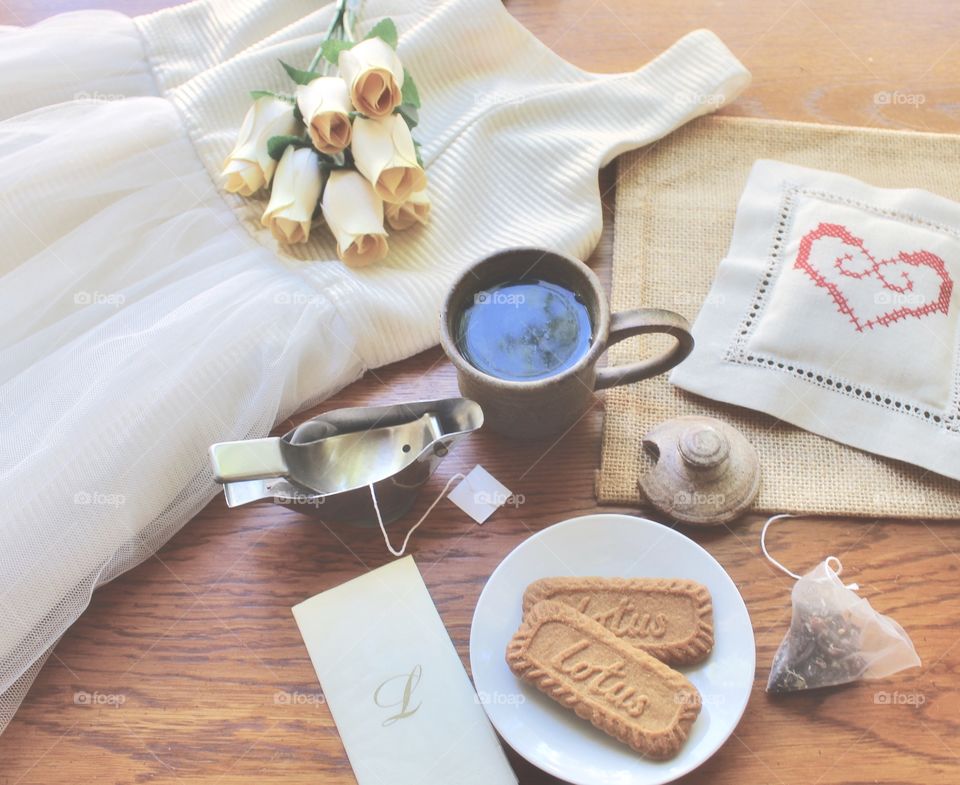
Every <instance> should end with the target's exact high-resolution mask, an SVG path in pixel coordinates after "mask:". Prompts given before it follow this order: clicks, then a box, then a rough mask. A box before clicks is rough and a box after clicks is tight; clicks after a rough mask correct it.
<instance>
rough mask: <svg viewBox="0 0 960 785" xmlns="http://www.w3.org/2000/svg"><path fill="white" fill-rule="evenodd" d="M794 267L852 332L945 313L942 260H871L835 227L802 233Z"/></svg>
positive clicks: (915, 255)
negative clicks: (830, 302) (818, 289)
mask: <svg viewBox="0 0 960 785" xmlns="http://www.w3.org/2000/svg"><path fill="white" fill-rule="evenodd" d="M794 267H795V268H796V269H798V270H803V271H804V272H805V273H806V274H807V275H808V276H809V277H810V279H811V280H812V281H813V282H814V283H815V284H816V285H817V286H819V287H822V288H824V289H826V290H827V292H829V293H830V297H831V298H832V299H833V302H834V303H835V304H836V306H837V310H839V311H840V313H842V314H844V315H845V316H847V317H848V318H849V319H850V321H851V322H852V323H853V326H854V327H855V328H856V329H857V332H863V331H864V330H868V329H873V328H874V327H877V326H880V327H888V326H890V325H891V324H894V323H896V322H899V321H901V320H903V319H907V318H914V319H921V318H923V317H924V316H929V315H930V314H934V313H943V314H946V313H947V312H948V311H949V310H950V295H951V294H952V293H953V280H952V279H951V278H950V274H949V273H948V272H947V265H946V263H945V262H944V261H943V259H941V258H940V257H939V256H937V255H936V254H934V253H931V252H930V251H922V250H921V251H915V252H909V253H908V252H906V251H900V253H898V254H897V255H896V256H894V257H892V258H890V259H880V260H877V259H875V258H874V257H873V255H872V254H871V253H870V252H869V251H868V250H867V249H866V248H865V247H864V244H863V240H861V239H860V238H859V237H855V236H854V235H853V234H852V233H851V232H850V231H849V230H848V229H847V228H846V227H845V226H841V225H840V224H830V223H821V224H820V225H819V226H817V228H816V229H814V230H812V231H810V232H807V233H806V234H805V235H804V236H803V239H801V240H800V249H799V251H798V252H797V261H796V262H795V263H794Z"/></svg>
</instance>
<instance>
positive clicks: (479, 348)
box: [457, 279, 593, 382]
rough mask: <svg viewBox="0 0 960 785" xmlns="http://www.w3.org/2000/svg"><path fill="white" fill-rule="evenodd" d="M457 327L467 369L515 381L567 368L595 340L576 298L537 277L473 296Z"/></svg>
mask: <svg viewBox="0 0 960 785" xmlns="http://www.w3.org/2000/svg"><path fill="white" fill-rule="evenodd" d="M457 327H458V329H457V345H458V347H459V348H460V351H461V352H463V355H464V356H465V357H466V359H467V360H468V361H469V362H470V364H471V365H473V366H474V367H475V368H477V369H478V370H480V371H483V372H484V373H486V374H489V375H490V376H496V377H497V378H499V379H506V380H509V381H516V382H532V381H536V380H537V379H545V378H547V377H549V376H553V375H554V374H557V373H560V372H561V371H564V370H566V369H567V368H569V367H570V366H572V365H574V364H575V363H576V362H577V360H579V359H580V358H581V357H582V356H583V355H584V354H586V352H587V350H588V349H589V348H590V344H591V343H592V341H593V330H592V326H591V324H590V312H589V311H588V310H587V306H586V305H585V304H584V302H583V300H582V299H581V298H580V296H579V295H577V294H575V293H574V292H571V291H570V290H569V289H565V288H564V287H562V286H559V285H558V284H555V283H551V282H549V281H542V280H535V279H534V280H524V281H517V282H506V283H502V284H498V285H496V286H493V287H490V288H488V289H484V290H483V291H481V292H477V293H476V294H475V295H474V298H473V303H472V304H471V305H470V306H469V307H468V308H466V309H465V310H464V312H463V314H462V315H461V316H460V322H459V324H458V326H457Z"/></svg>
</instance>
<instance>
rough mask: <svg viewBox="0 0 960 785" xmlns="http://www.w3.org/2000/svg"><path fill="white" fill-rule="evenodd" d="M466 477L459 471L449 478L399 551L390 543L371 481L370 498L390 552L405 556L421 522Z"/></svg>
mask: <svg viewBox="0 0 960 785" xmlns="http://www.w3.org/2000/svg"><path fill="white" fill-rule="evenodd" d="M465 479H466V475H463V474H460V472H457V473H456V474H454V475H452V476H451V477H450V479H449V480H447V484H446V485H444V486H443V490H442V491H440V495H439V496H438V497H437V498H436V499H434V500H433V504H431V505H430V506H429V507H427V511H426V512H425V513H424V514H423V515H422V516H421V517H420V520H419V521H417V522H416V523H415V524H413V526H411V527H410V531H408V532H407V536H406V537H404V538H403V544H402V545H401V546H400V550H399V551H398V550H397V549H396V548H394V547H393V546H392V545H391V544H390V536H389V535H388V534H387V527H386V526H384V525H383V515H381V514H380V505H379V504H378V503H377V492H376V491H375V490H374V488H373V483H370V485H369V488H370V498H372V499H373V509H374V510H375V511H376V513H377V523H379V524H380V531H381V532H382V534H383V541H384V542H385V543H386V544H387V550H388V551H390V553H392V554H393V555H394V556H403V554H404V553H406V551H407V543H409V542H410V538H411V537H412V536H413V533H414V532H415V531H416V530H417V528H418V527H419V526H420V524H421V523H423V522H424V521H425V520H426V519H427V516H428V515H429V514H430V513H431V512H433V508H434V507H436V506H437V505H438V504H440V500H441V499H443V497H444V496H446V495H447V491H449V490H450V486H451V485H453V483H454V482H456V481H457V480H465Z"/></svg>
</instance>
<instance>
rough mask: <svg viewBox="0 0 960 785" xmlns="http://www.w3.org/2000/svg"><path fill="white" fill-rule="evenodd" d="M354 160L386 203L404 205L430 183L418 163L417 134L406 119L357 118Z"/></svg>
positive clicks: (395, 115) (354, 134) (354, 126)
mask: <svg viewBox="0 0 960 785" xmlns="http://www.w3.org/2000/svg"><path fill="white" fill-rule="evenodd" d="M351 149H352V150H353V160H354V161H355V162H356V165H357V169H359V170H360V173H361V174H362V175H363V176H364V177H366V178H367V179H368V180H369V181H370V182H371V183H373V188H374V190H375V191H376V192H377V196H379V197H380V198H381V199H383V200H384V201H385V202H393V203H396V204H403V203H404V202H405V201H407V199H409V198H410V194H412V193H414V192H415V191H422V190H423V189H424V188H426V186H427V176H426V173H424V171H423V168H422V167H421V166H420V164H419V163H417V151H416V149H415V148H414V146H413V137H412V136H410V129H409V128H408V127H407V124H406V123H405V122H404V120H403V118H402V117H401V116H400V115H398V114H394V115H390V116H389V117H387V118H385V119H383V120H368V119H366V118H363V117H358V118H357V119H356V120H354V121H353V146H352V148H351Z"/></svg>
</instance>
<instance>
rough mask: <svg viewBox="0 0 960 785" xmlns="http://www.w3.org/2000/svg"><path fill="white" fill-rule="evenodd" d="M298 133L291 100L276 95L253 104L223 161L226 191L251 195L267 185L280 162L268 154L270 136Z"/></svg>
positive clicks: (265, 97)
mask: <svg viewBox="0 0 960 785" xmlns="http://www.w3.org/2000/svg"><path fill="white" fill-rule="evenodd" d="M296 132H297V121H296V119H295V118H294V116H293V107H292V106H291V105H290V103H289V102H288V101H284V100H283V99H282V98H274V97H273V96H264V97H263V98H258V99H257V100H256V101H254V102H253V104H252V105H251V106H250V109H249V110H247V115H246V117H244V118H243V125H241V126H240V133H239V134H238V135H237V144H236V146H234V148H233V152H232V153H230V155H228V156H227V158H226V160H225V161H224V162H223V176H224V178H226V183H225V184H224V188H226V189H227V190H228V191H230V193H237V194H240V195H241V196H252V195H253V194H255V193H256V192H257V191H259V190H260V189H261V188H263V187H264V186H265V185H268V184H269V183H270V178H271V177H273V172H274V170H275V169H276V168H277V162H276V161H274V160H273V159H272V158H271V157H270V155H269V153H268V152H267V141H268V140H269V139H270V137H271V136H287V135H289V134H295V133H296Z"/></svg>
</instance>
